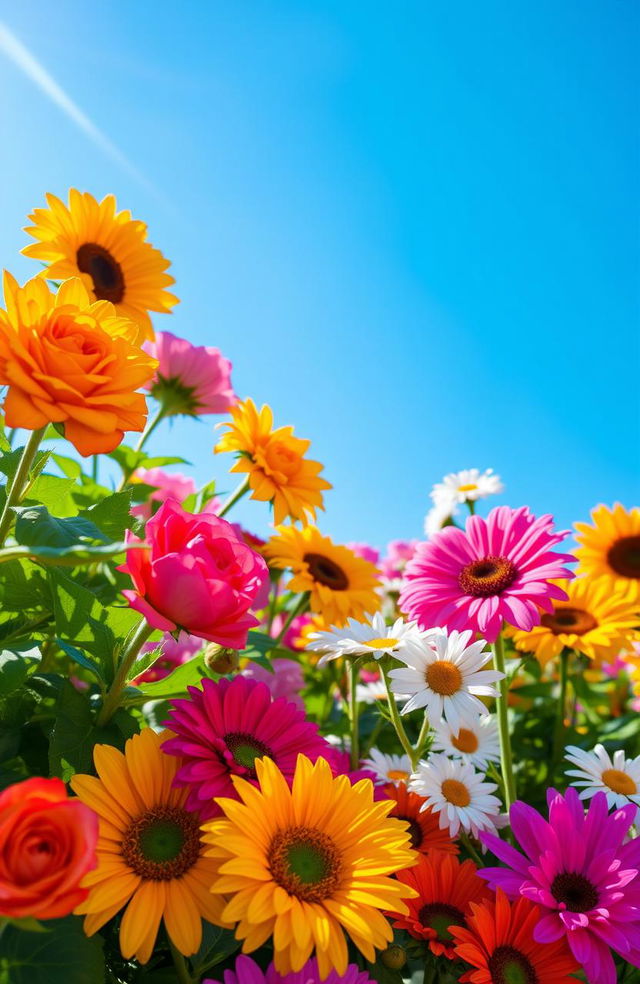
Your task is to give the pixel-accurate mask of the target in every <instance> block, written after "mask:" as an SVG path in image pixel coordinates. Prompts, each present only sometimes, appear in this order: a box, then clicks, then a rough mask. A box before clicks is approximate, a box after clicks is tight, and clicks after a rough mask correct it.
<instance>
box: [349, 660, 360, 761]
mask: <svg viewBox="0 0 640 984" xmlns="http://www.w3.org/2000/svg"><path fill="white" fill-rule="evenodd" d="M358 676H359V668H358V660H357V659H351V660H349V724H350V726H351V752H350V755H351V768H352V769H353V770H354V771H355V770H356V769H358V768H359V767H360V735H359V733H358V710H359V707H358Z"/></svg>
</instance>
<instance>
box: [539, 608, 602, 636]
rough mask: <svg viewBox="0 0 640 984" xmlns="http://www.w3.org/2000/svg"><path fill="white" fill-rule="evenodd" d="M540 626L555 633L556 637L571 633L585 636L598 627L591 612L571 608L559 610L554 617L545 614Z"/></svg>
mask: <svg viewBox="0 0 640 984" xmlns="http://www.w3.org/2000/svg"><path fill="white" fill-rule="evenodd" d="M540 624H541V625H544V626H545V628H547V629H549V631H550V632H553V634H554V635H563V634H566V633H569V632H570V633H572V634H573V635H585V633H587V632H591V630H592V629H595V628H596V626H597V625H598V623H597V622H596V620H595V618H594V617H593V615H592V614H591V613H590V612H585V611H583V610H582V609H581V608H570V607H569V606H567V607H566V608H557V609H556V611H555V612H554V613H553V615H547V614H544V615H543V616H542V618H541V619H540Z"/></svg>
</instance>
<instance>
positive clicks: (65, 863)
mask: <svg viewBox="0 0 640 984" xmlns="http://www.w3.org/2000/svg"><path fill="white" fill-rule="evenodd" d="M97 840H98V818H97V816H96V814H95V813H94V812H93V810H90V809H89V807H88V806H85V805H84V803H81V802H80V800H77V799H68V797H67V790H66V787H65V784H64V783H63V782H62V781H61V780H60V779H39V778H36V779H27V780H26V781H25V782H19V783H15V785H13V786H9V788H8V789H5V791H4V792H3V793H0V916H5V917H9V918H10V919H21V918H23V917H25V916H32V917H34V918H35V919H57V918H59V917H60V916H66V915H68V914H69V913H70V912H71V911H72V910H73V909H74V908H75V907H76V906H77V905H78V904H79V903H80V902H82V901H83V900H84V899H85V898H86V897H87V895H88V891H87V889H83V888H80V887H79V884H80V881H81V880H82V878H83V877H84V876H85V875H86V873H87V872H88V871H90V870H91V869H92V868H95V866H96V853H95V849H96V843H97Z"/></svg>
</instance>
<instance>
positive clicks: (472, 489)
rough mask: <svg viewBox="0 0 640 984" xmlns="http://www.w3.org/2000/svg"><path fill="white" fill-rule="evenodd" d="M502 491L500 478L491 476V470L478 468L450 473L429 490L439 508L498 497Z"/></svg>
mask: <svg viewBox="0 0 640 984" xmlns="http://www.w3.org/2000/svg"><path fill="white" fill-rule="evenodd" d="M503 489H504V486H503V484H502V482H501V481H500V476H499V475H494V474H493V468H487V470H486V471H484V472H481V471H480V470H479V469H478V468H465V469H463V471H459V472H451V473H450V474H449V475H445V476H444V478H443V479H442V481H441V482H437V483H436V484H435V485H434V486H433V488H432V490H431V498H432V499H433V501H434V502H435V503H436V504H439V505H441V506H444V505H445V504H451V505H456V504H458V503H463V502H476V501H477V500H478V499H486V497H487V496H489V495H498V494H499V493H500V492H502V491H503Z"/></svg>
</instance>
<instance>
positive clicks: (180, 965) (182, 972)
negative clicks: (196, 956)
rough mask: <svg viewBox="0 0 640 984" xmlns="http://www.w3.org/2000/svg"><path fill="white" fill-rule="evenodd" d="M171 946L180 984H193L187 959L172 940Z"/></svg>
mask: <svg viewBox="0 0 640 984" xmlns="http://www.w3.org/2000/svg"><path fill="white" fill-rule="evenodd" d="M169 947H170V949H171V957H172V959H173V966H174V967H175V969H176V979H177V981H178V984H193V978H192V977H191V974H190V973H189V970H188V968H187V961H186V960H185V959H184V957H183V956H182V954H181V953H180V951H179V950H177V949H176V947H175V946H174V945H173V942H172V941H171V940H169Z"/></svg>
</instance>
